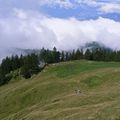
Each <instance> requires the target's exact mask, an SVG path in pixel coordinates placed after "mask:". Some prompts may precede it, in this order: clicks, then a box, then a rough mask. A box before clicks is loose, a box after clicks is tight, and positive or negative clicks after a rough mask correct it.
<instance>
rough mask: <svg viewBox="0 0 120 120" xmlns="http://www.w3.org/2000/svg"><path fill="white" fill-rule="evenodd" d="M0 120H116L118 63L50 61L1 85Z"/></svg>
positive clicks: (119, 89)
mask: <svg viewBox="0 0 120 120" xmlns="http://www.w3.org/2000/svg"><path fill="white" fill-rule="evenodd" d="M75 90H80V93H78V94H77V93H76V91H75ZM0 120H120V63H114V62H110V63H104V62H91V61H72V62H66V63H60V64H53V65H49V66H48V67H46V68H45V70H44V71H42V72H41V73H40V74H38V75H37V76H34V77H33V78H31V79H28V80H19V81H16V82H11V83H9V84H8V85H5V86H2V87H0Z"/></svg>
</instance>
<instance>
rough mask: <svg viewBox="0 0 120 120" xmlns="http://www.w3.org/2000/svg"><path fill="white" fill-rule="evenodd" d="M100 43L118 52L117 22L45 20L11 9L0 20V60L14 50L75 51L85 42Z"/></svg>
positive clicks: (35, 13)
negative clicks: (5, 16)
mask: <svg viewBox="0 0 120 120" xmlns="http://www.w3.org/2000/svg"><path fill="white" fill-rule="evenodd" d="M92 41H96V42H100V43H102V44H104V45H105V46H107V47H110V48H112V49H117V50H118V49H119V50H120V22H116V21H113V20H110V19H105V18H102V17H99V18H98V19H97V20H85V21H80V20H78V19H76V18H74V17H73V18H69V19H61V18H53V17H47V16H44V15H42V14H40V13H37V12H32V11H24V10H19V9H15V10H14V12H13V14H12V15H11V16H10V17H9V18H0V57H5V56H6V55H8V54H10V53H12V52H11V51H13V50H14V49H15V48H21V49H40V48H42V47H45V48H49V49H52V48H53V47H54V46H56V47H57V48H58V49H59V50H71V49H76V48H78V47H80V46H82V45H84V44H85V43H87V42H92Z"/></svg>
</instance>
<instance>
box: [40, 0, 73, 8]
mask: <svg viewBox="0 0 120 120" xmlns="http://www.w3.org/2000/svg"><path fill="white" fill-rule="evenodd" d="M39 3H40V5H49V6H50V7H56V5H58V6H60V7H61V8H72V7H73V4H72V2H70V0H39Z"/></svg>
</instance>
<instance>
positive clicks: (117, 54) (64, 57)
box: [0, 47, 120, 85]
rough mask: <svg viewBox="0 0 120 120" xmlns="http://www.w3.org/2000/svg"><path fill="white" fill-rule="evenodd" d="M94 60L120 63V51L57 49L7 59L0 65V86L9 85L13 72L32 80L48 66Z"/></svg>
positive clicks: (42, 50)
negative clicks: (71, 61)
mask: <svg viewBox="0 0 120 120" xmlns="http://www.w3.org/2000/svg"><path fill="white" fill-rule="evenodd" d="M81 59H86V60H93V61H120V51H112V50H109V49H105V48H95V49H87V50H82V49H77V50H73V51H69V52H67V51H58V50H57V49H56V48H55V47H54V48H53V50H49V49H44V48H43V49H41V50H40V52H39V53H34V52H33V53H31V54H28V55H21V56H18V55H15V56H11V57H6V58H5V59H3V60H2V62H1V65H0V85H3V84H6V83H8V82H9V81H10V80H11V79H12V75H11V74H10V73H11V72H12V71H15V70H18V69H19V71H20V73H19V74H20V75H21V76H22V77H24V78H26V79H27V78H30V77H31V76H32V75H33V74H37V73H38V72H40V71H41V70H42V69H44V67H45V65H46V64H52V63H58V62H63V61H70V60H81Z"/></svg>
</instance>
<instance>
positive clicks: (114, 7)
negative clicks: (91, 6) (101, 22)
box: [100, 3, 120, 13]
mask: <svg viewBox="0 0 120 120" xmlns="http://www.w3.org/2000/svg"><path fill="white" fill-rule="evenodd" d="M100 11H101V12H103V13H120V4H112V3H111V4H105V5H103V6H101V8H100Z"/></svg>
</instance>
